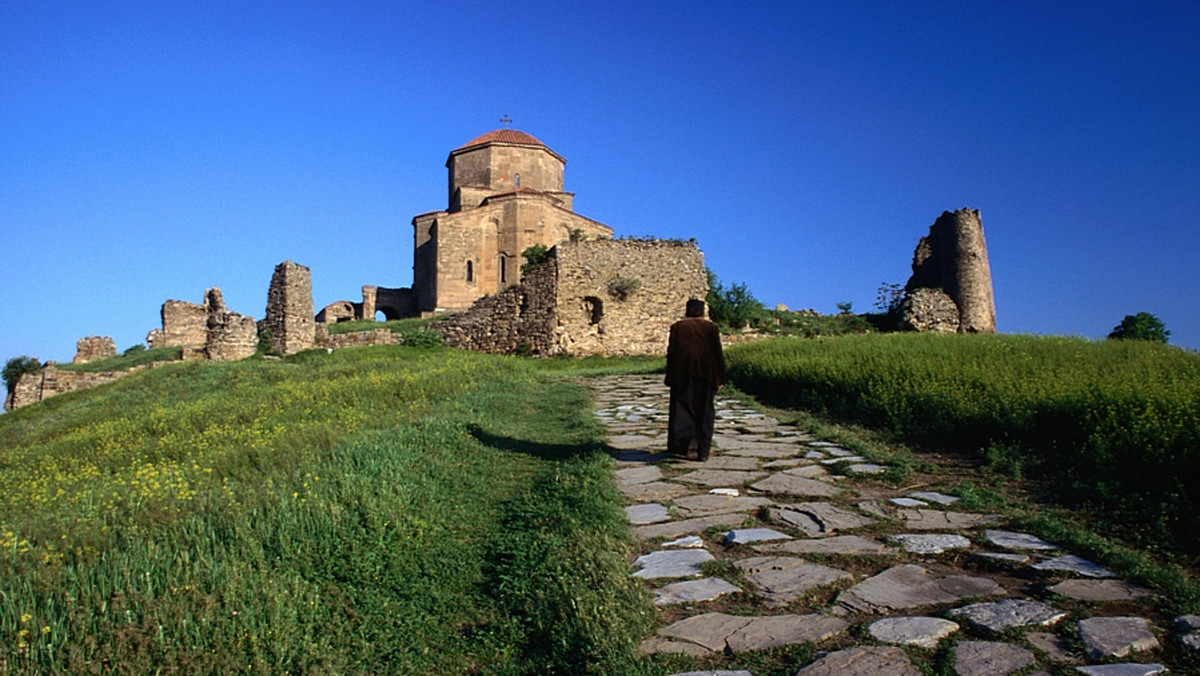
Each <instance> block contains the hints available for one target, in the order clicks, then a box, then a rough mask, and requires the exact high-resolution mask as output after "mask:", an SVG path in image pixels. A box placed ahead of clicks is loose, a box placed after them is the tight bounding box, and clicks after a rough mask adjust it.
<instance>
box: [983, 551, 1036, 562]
mask: <svg viewBox="0 0 1200 676" xmlns="http://www.w3.org/2000/svg"><path fill="white" fill-rule="evenodd" d="M973 556H976V557H978V558H981V559H988V560H991V561H999V562H1002V563H1007V564H1023V563H1029V560H1030V559H1029V555H1028V554H1010V553H1005V552H976V553H975V554H974V555H973Z"/></svg>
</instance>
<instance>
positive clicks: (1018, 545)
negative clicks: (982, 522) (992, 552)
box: [983, 530, 1058, 551]
mask: <svg viewBox="0 0 1200 676" xmlns="http://www.w3.org/2000/svg"><path fill="white" fill-rule="evenodd" d="M983 536H984V537H985V538H987V539H988V542H991V543H992V544H994V545H996V546H997V547H1003V548H1005V549H1019V550H1022V551H1025V550H1034V551H1048V550H1053V549H1058V545H1053V544H1050V543H1049V542H1046V541H1045V540H1042V539H1041V538H1037V537H1034V536H1032V535H1029V534H1028V533H1014V532H1012V531H1007V530H985V531H983Z"/></svg>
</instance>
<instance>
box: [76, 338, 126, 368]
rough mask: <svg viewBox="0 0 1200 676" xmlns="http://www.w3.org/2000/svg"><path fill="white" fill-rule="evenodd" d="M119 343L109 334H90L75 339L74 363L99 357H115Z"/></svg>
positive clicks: (94, 359) (82, 362)
mask: <svg viewBox="0 0 1200 676" xmlns="http://www.w3.org/2000/svg"><path fill="white" fill-rule="evenodd" d="M116 354H117V344H116V343H114V342H113V339H112V338H111V337H109V336H88V337H86V338H80V339H79V340H77V341H75V358H74V359H72V360H71V363H72V364H86V363H88V362H90V361H96V360H97V359H105V358H107V357H115V356H116Z"/></svg>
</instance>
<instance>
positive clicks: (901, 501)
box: [888, 498, 928, 507]
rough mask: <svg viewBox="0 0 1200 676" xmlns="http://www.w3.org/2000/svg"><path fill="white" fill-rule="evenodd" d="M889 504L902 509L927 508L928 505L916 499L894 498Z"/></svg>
mask: <svg viewBox="0 0 1200 676" xmlns="http://www.w3.org/2000/svg"><path fill="white" fill-rule="evenodd" d="M888 502H890V503H892V504H893V505H898V506H900V507H926V506H928V503H926V502H924V501H922V500H917V499H914V498H892V499H891V500H888Z"/></svg>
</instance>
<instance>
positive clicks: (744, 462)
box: [674, 455, 761, 471]
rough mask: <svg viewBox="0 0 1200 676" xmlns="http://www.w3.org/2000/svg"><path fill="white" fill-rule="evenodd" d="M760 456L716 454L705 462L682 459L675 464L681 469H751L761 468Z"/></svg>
mask: <svg viewBox="0 0 1200 676" xmlns="http://www.w3.org/2000/svg"><path fill="white" fill-rule="evenodd" d="M759 463H761V461H760V460H759V459H758V458H743V457H738V456H736V455H714V456H712V457H710V458H709V459H708V460H705V461H703V462H701V461H699V460H682V461H680V462H677V463H675V464H674V466H675V467H678V468H679V469H736V470H743V471H751V470H756V469H758V468H759Z"/></svg>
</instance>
